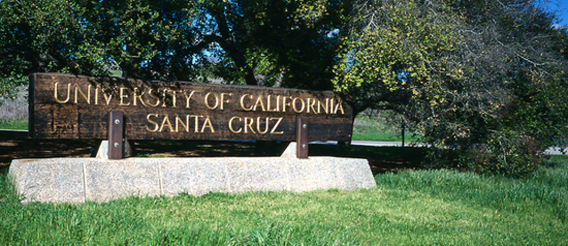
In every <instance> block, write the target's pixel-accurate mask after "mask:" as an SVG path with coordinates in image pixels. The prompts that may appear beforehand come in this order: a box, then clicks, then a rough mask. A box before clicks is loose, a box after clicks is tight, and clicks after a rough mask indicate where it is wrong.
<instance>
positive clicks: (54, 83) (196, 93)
mask: <svg viewBox="0 0 568 246" xmlns="http://www.w3.org/2000/svg"><path fill="white" fill-rule="evenodd" d="M56 88H57V90H56ZM111 111H121V112H123V113H124V123H125V129H124V135H125V137H126V138H128V139H132V140H152V139H171V140H279V141H294V140H295V139H296V118H297V117H302V118H306V119H307V120H308V121H309V122H310V124H309V133H310V135H309V139H310V141H315V140H338V141H345V140H349V139H351V133H352V132H351V131H352V124H353V121H352V114H353V110H352V109H351V107H349V105H348V104H347V103H345V102H343V101H342V100H341V98H340V97H339V96H338V95H337V94H336V93H333V92H329V91H326V92H319V91H306V90H294V89H283V88H269V87H255V86H232V85H212V84H202V83H191V82H181V81H173V82H164V81H142V80H122V79H118V78H94V77H85V76H73V75H63V74H48V73H38V74H32V75H30V128H29V129H30V135H31V136H32V137H34V138H47V139H106V138H107V134H108V117H109V116H108V114H109V112H111ZM267 122H268V123H267Z"/></svg>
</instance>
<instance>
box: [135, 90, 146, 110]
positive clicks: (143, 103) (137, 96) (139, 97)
mask: <svg viewBox="0 0 568 246" xmlns="http://www.w3.org/2000/svg"><path fill="white" fill-rule="evenodd" d="M138 90H139V89H138V88H134V96H133V97H134V102H133V103H132V104H134V106H138V100H140V103H142V105H144V107H146V103H145V102H144V99H142V96H143V95H144V92H142V94H140V95H138V93H136V92H138Z"/></svg>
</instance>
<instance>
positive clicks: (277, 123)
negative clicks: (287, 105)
mask: <svg viewBox="0 0 568 246" xmlns="http://www.w3.org/2000/svg"><path fill="white" fill-rule="evenodd" d="M283 118H284V117H278V118H270V120H277V121H276V124H274V126H273V127H272V130H270V134H284V131H279V132H277V131H276V129H278V126H279V125H280V122H282V119H283Z"/></svg>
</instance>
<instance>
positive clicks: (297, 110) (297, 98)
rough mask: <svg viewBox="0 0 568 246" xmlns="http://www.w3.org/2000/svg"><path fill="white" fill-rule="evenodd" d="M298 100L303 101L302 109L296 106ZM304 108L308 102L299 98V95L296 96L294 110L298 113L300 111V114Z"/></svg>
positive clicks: (293, 101)
mask: <svg viewBox="0 0 568 246" xmlns="http://www.w3.org/2000/svg"><path fill="white" fill-rule="evenodd" d="M298 100H299V101H300V102H301V103H302V104H301V105H302V107H301V108H300V109H298V108H297V107H296V105H297V103H296V102H297V101H298ZM304 108H306V103H305V102H304V99H302V98H299V97H295V98H294V99H293V100H292V109H294V112H296V113H298V114H299V113H302V111H304Z"/></svg>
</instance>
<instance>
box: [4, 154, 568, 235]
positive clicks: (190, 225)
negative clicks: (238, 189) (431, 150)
mask: <svg viewBox="0 0 568 246" xmlns="http://www.w3.org/2000/svg"><path fill="white" fill-rule="evenodd" d="M567 163H568V160H567V159H566V158H563V157H557V159H555V160H554V165H553V166H552V167H550V168H548V169H546V170H543V171H541V172H538V173H535V174H534V175H533V176H530V177H525V178H522V179H511V178H506V177H498V176H497V177H496V176H480V175H477V174H473V173H467V172H455V171H448V170H433V171H402V172H398V173H397V174H393V173H387V174H380V175H377V176H376V181H377V184H378V187H377V188H374V189H369V190H356V191H338V190H329V191H316V192H308V193H300V194H294V193H287V192H283V193H274V192H265V193H245V194H236V195H230V194H219V193H213V194H207V195H204V196H201V197H193V196H189V195H183V194H182V195H180V196H177V197H173V198H170V197H157V198H129V199H123V200H117V201H113V202H109V203H105V204H96V203H86V204H82V205H71V204H58V205H53V204H39V203H33V204H28V205H22V204H20V203H19V202H18V199H17V198H16V197H14V195H13V194H12V191H11V185H8V183H7V181H6V170H4V171H2V174H1V176H0V179H1V182H0V217H1V218H2V219H1V220H0V244H2V245H10V244H90V245H99V244H105V245H106V244H148V245H159V244H166V245H168V244H176V245H177V244H179V245H565V244H566V238H568V224H567V221H566V214H567V208H568V200H567V199H568V191H567V187H568V184H567V182H568V179H567V172H568V165H567Z"/></svg>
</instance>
